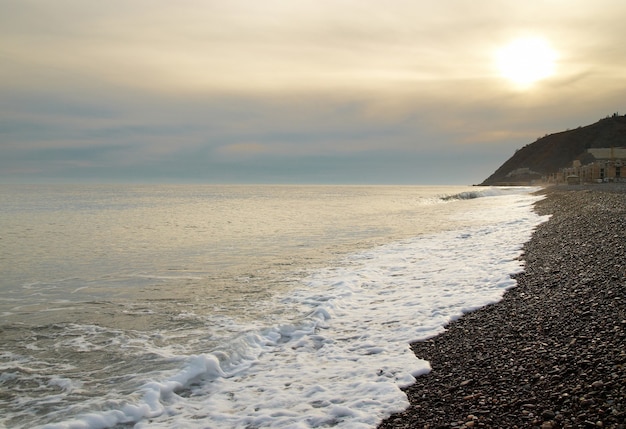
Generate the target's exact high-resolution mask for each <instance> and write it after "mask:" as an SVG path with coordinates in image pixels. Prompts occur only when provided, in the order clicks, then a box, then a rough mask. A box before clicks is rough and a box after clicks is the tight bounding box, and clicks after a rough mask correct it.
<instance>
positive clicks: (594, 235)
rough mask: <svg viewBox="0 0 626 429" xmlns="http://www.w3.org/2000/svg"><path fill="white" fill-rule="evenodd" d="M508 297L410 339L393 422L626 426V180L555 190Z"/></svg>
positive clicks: (431, 426) (546, 428)
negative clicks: (407, 378) (412, 378)
mask: <svg viewBox="0 0 626 429" xmlns="http://www.w3.org/2000/svg"><path fill="white" fill-rule="evenodd" d="M541 192H542V193H545V194H547V196H546V198H545V199H543V200H542V201H540V202H538V203H537V204H536V210H537V211H538V212H539V213H541V214H551V215H552V217H551V218H550V220H549V221H548V222H546V223H544V224H542V225H540V226H539V227H538V228H537V230H536V232H535V233H534V235H533V238H532V239H531V240H530V241H529V242H528V243H527V244H526V245H525V247H524V255H523V257H522V258H523V259H524V261H526V269H525V272H524V273H521V274H519V275H517V276H515V277H516V280H517V282H518V286H517V287H515V288H513V289H511V290H509V291H508V292H507V293H506V294H505V296H504V298H503V299H502V301H500V302H499V303H497V304H494V305H490V306H487V307H485V308H482V309H480V310H478V311H475V312H473V313H470V314H467V315H465V316H464V317H462V318H461V319H459V320H457V321H455V322H453V323H452V324H450V325H449V326H448V327H447V331H446V332H445V333H443V334H442V335H439V336H437V337H435V338H432V339H430V340H427V341H424V342H419V343H415V344H413V345H412V348H413V350H414V351H415V354H416V355H417V356H418V357H419V358H422V359H426V360H428V361H430V363H431V366H432V371H431V372H430V373H429V374H427V375H425V376H422V377H419V378H418V380H417V382H416V383H415V384H414V385H412V386H410V387H409V388H408V389H407V390H406V393H407V395H408V397H409V400H410V402H411V406H410V407H409V409H407V410H406V411H405V412H403V413H400V414H395V415H393V416H391V417H389V418H388V419H387V420H385V421H384V422H382V424H381V425H380V426H379V428H380V429H392V428H394V429H397V428H419V429H426V428H428V429H435V428H470V427H485V428H531V427H538V428H542V429H550V428H620V429H622V428H626V184H621V185H620V184H613V185H610V184H606V185H589V186H576V187H551V188H547V189H545V190H542V191H541Z"/></svg>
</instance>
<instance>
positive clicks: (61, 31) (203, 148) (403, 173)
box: [0, 0, 626, 184]
mask: <svg viewBox="0 0 626 429" xmlns="http://www.w3.org/2000/svg"><path fill="white" fill-rule="evenodd" d="M624 22H626V2H624V1H622V0H596V1H593V2H591V1H587V0H579V1H576V0H568V1H564V0H558V1H557V0H551V1H534V0H531V1H526V2H520V1H495V0H479V1H476V0H474V1H461V0H459V1H451V0H441V1H437V2H434V1H415V0H412V1H409V0H406V1H403V0H388V1H385V2H381V1H379V0H353V1H347V0H332V1H331V0H264V1H250V0H248V1H242V0H182V1H177V2H172V1H169V0H168V1H166V0H123V1H122V0H108V1H104V2H103V1H91V0H55V1H47V0H16V1H7V0H0V182H47V181H50V182H58V181H62V182H83V181H88V182H110V181H119V182H128V181H132V182H207V183H407V184H448V183H460V184H471V183H478V182H481V181H482V180H483V179H484V178H486V177H487V176H488V175H489V174H491V173H492V172H493V171H494V170H495V169H496V168H497V167H498V166H499V165H500V164H501V163H502V162H504V161H505V160H506V159H507V158H509V157H510V156H511V155H512V154H513V153H514V151H515V149H518V148H520V147H521V146H523V145H525V144H527V143H531V142H533V141H535V140H536V139H537V138H538V137H541V136H543V135H545V134H547V133H552V132H557V131H561V130H564V129H567V128H575V127H577V126H579V125H586V124H588V123H592V122H595V121H597V120H598V119H600V118H602V117H604V116H607V115H610V114H612V113H614V112H620V113H622V114H623V113H626V25H624ZM529 35H530V36H539V37H544V38H545V39H546V40H547V41H548V42H549V43H550V45H551V46H552V47H553V49H554V50H555V51H556V53H557V55H558V59H557V63H556V73H555V74H554V75H553V76H552V77H550V78H548V79H546V80H543V81H540V82H537V83H536V84H534V85H533V86H532V87H530V88H525V89H520V88H516V87H515V86H514V85H512V84H511V83H510V82H508V81H507V80H506V79H503V77H502V76H500V75H499V74H498V71H497V69H496V67H495V64H494V56H495V52H496V51H497V50H498V49H500V48H501V47H502V46H504V45H506V44H507V43H509V42H510V41H511V40H513V39H514V38H516V37H520V36H529Z"/></svg>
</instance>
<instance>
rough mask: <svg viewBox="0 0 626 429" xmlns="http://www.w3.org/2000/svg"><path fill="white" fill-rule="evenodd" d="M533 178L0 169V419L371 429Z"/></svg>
mask: <svg viewBox="0 0 626 429" xmlns="http://www.w3.org/2000/svg"><path fill="white" fill-rule="evenodd" d="M536 190H537V189H536V188H524V187H515V188H497V187H489V188H483V187H469V186H339V185H337V186H316V185H315V186H314V185H307V186H301V185H245V186H244V185H121V184H111V185H0V293H1V298H2V299H1V300H0V344H1V348H0V427H5V428H28V429H31V428H46V429H52V428H58V429H69V428H72V429H79V428H80V429H96V428H126V429H128V428H135V429H140V428H220V429H222V428H247V429H252V428H270V427H271V428H351V429H352V428H375V427H376V426H377V425H378V424H379V423H380V422H381V421H382V420H383V419H384V418H386V417H388V416H390V415H391V414H392V413H394V412H399V411H402V410H404V409H406V408H407V407H408V405H409V404H408V401H407V397H406V395H405V393H404V392H403V390H402V388H404V387H406V386H409V385H410V384H411V383H413V382H414V381H415V377H418V376H420V375H422V374H425V373H427V372H428V371H429V370H430V366H429V363H428V362H427V361H425V360H423V359H420V358H419V357H418V356H416V355H415V354H414V353H413V352H412V351H411V349H410V343H411V342H414V341H419V340H424V339H427V338H430V337H433V336H435V335H437V334H439V333H441V332H443V331H444V330H445V326H446V325H447V324H448V323H450V322H451V321H453V320H455V319H457V318H459V317H460V316H461V315H463V314H464V313H466V312H469V311H472V310H474V309H477V308H480V307H481V306H484V305H487V304H490V303H494V302H497V301H499V300H500V299H501V298H502V295H503V293H504V292H505V291H506V290H507V289H509V288H512V287H514V286H515V284H516V283H515V281H514V280H513V279H512V278H511V275H512V274H515V273H519V272H521V271H522V270H523V269H524V261H523V257H522V245H523V244H524V243H525V242H526V241H528V240H529V239H530V237H531V234H532V231H533V230H534V228H535V227H536V226H537V225H539V224H540V223H541V222H543V221H545V220H546V219H547V218H546V217H542V216H539V215H537V214H536V213H535V212H534V211H533V204H534V202H536V201H537V200H538V199H539V198H541V197H539V196H537V195H536V194H535V193H534V191H536Z"/></svg>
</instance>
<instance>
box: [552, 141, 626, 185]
mask: <svg viewBox="0 0 626 429" xmlns="http://www.w3.org/2000/svg"><path fill="white" fill-rule="evenodd" d="M582 159H584V160H587V161H590V162H587V163H585V164H583V163H582V162H581V161H580V160H578V159H577V160H575V161H574V162H573V163H572V166H571V167H568V168H563V169H561V170H559V173H558V174H557V175H556V177H555V181H556V182H557V183H567V184H581V183H603V182H626V148H625V147H611V148H594V149H588V150H587V152H586V154H585V156H583V157H582Z"/></svg>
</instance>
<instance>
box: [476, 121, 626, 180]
mask: <svg viewBox="0 0 626 429" xmlns="http://www.w3.org/2000/svg"><path fill="white" fill-rule="evenodd" d="M624 146H626V116H618V115H617V114H615V115H613V116H611V117H607V118H605V119H601V120H600V121H598V122H596V123H595V124H591V125H587V126H585V127H579V128H577V129H575V130H568V131H563V132H560V133H555V134H550V135H547V136H545V137H543V138H540V139H538V140H537V141H536V142H534V143H531V144H528V145H526V146H524V147H523V148H521V149H519V150H518V151H517V152H515V154H514V155H513V156H512V157H511V158H509V160H507V161H506V162H505V163H504V164H502V166H500V168H498V169H497V170H496V171H495V173H493V174H492V175H491V176H489V177H488V178H487V179H485V181H484V182H483V183H481V185H502V184H527V183H528V182H530V181H531V180H537V179H541V177H542V176H546V175H549V174H553V173H556V172H558V171H559V169H561V168H565V167H570V166H571V165H572V161H574V160H576V159H579V160H581V161H582V163H583V164H585V163H586V159H585V158H586V156H588V155H587V154H586V150H587V149H589V148H602V147H604V148H608V147H624Z"/></svg>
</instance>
